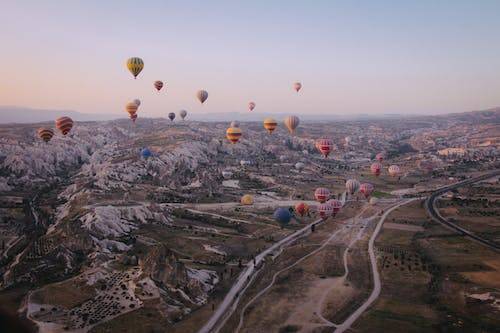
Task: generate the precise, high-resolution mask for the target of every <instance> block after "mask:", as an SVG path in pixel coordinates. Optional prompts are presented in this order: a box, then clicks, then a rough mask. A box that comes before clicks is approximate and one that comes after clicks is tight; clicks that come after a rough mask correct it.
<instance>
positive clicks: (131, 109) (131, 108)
mask: <svg viewBox="0 0 500 333" xmlns="http://www.w3.org/2000/svg"><path fill="white" fill-rule="evenodd" d="M138 109H139V106H138V105H137V104H136V103H135V102H129V103H127V104H125V111H126V112H127V113H128V114H129V115H133V114H134V113H136V112H137V110H138Z"/></svg>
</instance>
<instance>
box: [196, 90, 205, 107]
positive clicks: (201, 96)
mask: <svg viewBox="0 0 500 333" xmlns="http://www.w3.org/2000/svg"><path fill="white" fill-rule="evenodd" d="M196 98H198V100H199V101H200V103H201V104H203V103H205V101H206V100H207V98H208V92H206V91H205V90H198V92H197V93H196Z"/></svg>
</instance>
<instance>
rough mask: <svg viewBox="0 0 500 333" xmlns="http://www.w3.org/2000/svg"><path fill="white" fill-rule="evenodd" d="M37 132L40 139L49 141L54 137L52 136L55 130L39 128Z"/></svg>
mask: <svg viewBox="0 0 500 333" xmlns="http://www.w3.org/2000/svg"><path fill="white" fill-rule="evenodd" d="M37 133H38V136H39V137H40V139H42V140H43V141H45V142H49V141H50V139H52V137H53V136H54V131H53V130H51V129H50V128H39V129H38V131H37Z"/></svg>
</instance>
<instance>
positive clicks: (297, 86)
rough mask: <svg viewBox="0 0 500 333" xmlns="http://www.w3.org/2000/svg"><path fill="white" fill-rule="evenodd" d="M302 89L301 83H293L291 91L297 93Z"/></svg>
mask: <svg viewBox="0 0 500 333" xmlns="http://www.w3.org/2000/svg"><path fill="white" fill-rule="evenodd" d="M301 88H302V83H300V82H294V83H293V89H294V90H295V91H296V92H297V93H298V92H299V90H300V89H301Z"/></svg>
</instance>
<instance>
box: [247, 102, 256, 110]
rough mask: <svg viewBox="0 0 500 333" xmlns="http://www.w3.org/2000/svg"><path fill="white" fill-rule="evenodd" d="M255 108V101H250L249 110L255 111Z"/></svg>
mask: <svg viewBox="0 0 500 333" xmlns="http://www.w3.org/2000/svg"><path fill="white" fill-rule="evenodd" d="M253 109H255V103H254V102H250V103H248V110H249V111H253Z"/></svg>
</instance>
